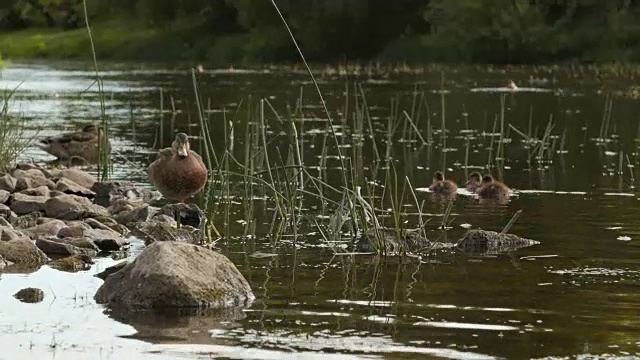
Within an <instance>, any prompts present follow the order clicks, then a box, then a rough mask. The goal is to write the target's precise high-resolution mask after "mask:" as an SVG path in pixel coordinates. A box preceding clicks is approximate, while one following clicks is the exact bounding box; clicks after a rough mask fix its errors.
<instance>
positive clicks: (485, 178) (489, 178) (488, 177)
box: [482, 174, 493, 184]
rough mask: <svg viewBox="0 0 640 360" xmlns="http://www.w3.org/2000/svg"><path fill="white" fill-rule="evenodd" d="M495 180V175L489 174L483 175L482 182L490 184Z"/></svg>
mask: <svg viewBox="0 0 640 360" xmlns="http://www.w3.org/2000/svg"><path fill="white" fill-rule="evenodd" d="M492 182H493V176H491V175H489V174H487V175H485V176H483V177H482V183H483V184H489V183H492Z"/></svg>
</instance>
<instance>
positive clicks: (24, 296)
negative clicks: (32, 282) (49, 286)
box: [13, 288, 44, 303]
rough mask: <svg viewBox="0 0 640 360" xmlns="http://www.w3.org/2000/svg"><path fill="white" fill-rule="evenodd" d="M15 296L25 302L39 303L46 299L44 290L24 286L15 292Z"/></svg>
mask: <svg viewBox="0 0 640 360" xmlns="http://www.w3.org/2000/svg"><path fill="white" fill-rule="evenodd" d="M13 297H15V298H16V299H18V300H20V301H22V302H23V303H38V302H40V301H42V300H43V299H44V291H42V290H40V289H38V288H24V289H22V290H20V291H18V292H17V293H15V294H13Z"/></svg>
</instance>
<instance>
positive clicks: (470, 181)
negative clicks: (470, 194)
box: [465, 171, 482, 185]
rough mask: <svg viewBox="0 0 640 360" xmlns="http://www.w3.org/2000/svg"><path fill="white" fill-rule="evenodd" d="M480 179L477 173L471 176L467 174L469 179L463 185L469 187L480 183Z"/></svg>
mask: <svg viewBox="0 0 640 360" xmlns="http://www.w3.org/2000/svg"><path fill="white" fill-rule="evenodd" d="M481 178H482V175H480V173H479V172H477V171H474V172H472V173H471V174H469V179H468V180H467V182H466V183H465V185H471V184H477V183H480V180H481Z"/></svg>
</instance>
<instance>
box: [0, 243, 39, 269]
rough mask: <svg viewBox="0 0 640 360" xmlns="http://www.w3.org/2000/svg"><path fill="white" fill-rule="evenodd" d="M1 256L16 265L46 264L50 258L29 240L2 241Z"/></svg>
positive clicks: (34, 265)
mask: <svg viewBox="0 0 640 360" xmlns="http://www.w3.org/2000/svg"><path fill="white" fill-rule="evenodd" d="M0 256H2V257H4V258H5V259H6V260H8V261H11V262H12V263H14V264H15V265H16V266H26V267H37V266H41V265H44V264H45V263H46V262H47V260H48V258H47V255H45V253H44V252H42V250H40V249H38V248H37V247H36V246H35V245H34V244H33V242H31V241H29V240H11V241H0Z"/></svg>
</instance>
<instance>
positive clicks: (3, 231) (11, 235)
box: [0, 220, 30, 241]
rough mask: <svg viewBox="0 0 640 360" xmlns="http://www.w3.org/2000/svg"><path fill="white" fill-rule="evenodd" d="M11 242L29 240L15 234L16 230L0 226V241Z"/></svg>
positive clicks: (26, 237)
mask: <svg viewBox="0 0 640 360" xmlns="http://www.w3.org/2000/svg"><path fill="white" fill-rule="evenodd" d="M5 221H6V220H5ZM9 226H11V225H9ZM11 240H30V239H29V237H28V236H25V235H23V234H21V233H19V232H17V231H16V230H13V229H12V228H10V227H7V226H0V241H11Z"/></svg>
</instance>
